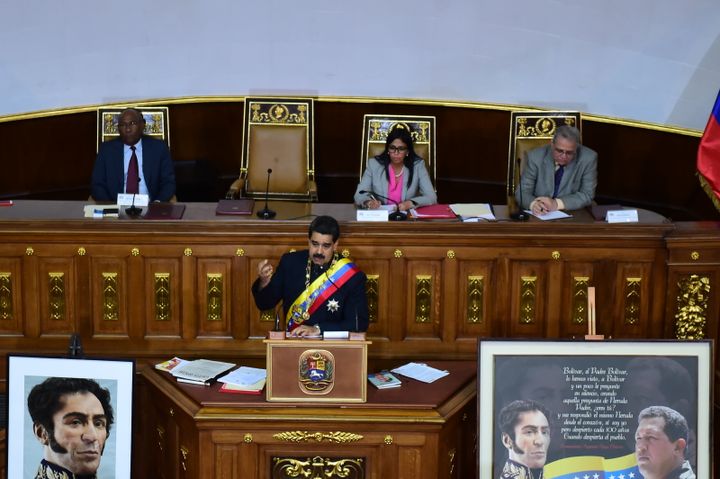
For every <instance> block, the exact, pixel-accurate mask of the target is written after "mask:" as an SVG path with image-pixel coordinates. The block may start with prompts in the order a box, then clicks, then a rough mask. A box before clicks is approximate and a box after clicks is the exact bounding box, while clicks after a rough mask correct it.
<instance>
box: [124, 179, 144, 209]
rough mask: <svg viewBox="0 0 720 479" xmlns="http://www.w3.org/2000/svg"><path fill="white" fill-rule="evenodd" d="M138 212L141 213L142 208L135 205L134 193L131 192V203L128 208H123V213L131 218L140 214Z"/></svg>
mask: <svg viewBox="0 0 720 479" xmlns="http://www.w3.org/2000/svg"><path fill="white" fill-rule="evenodd" d="M138 183H140V178H138ZM140 213H142V208H138V207H137V206H135V193H133V199H132V204H131V205H130V207H129V208H125V214H126V215H128V216H130V217H131V218H136V217H138V216H140Z"/></svg>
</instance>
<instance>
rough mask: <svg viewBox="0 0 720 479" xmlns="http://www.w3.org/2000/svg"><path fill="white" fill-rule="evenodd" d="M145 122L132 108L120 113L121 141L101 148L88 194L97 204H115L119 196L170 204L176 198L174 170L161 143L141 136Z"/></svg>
mask: <svg viewBox="0 0 720 479" xmlns="http://www.w3.org/2000/svg"><path fill="white" fill-rule="evenodd" d="M144 129H145V119H144V118H143V116H142V114H141V113H140V112H139V111H138V110H136V109H135V108H127V109H125V110H123V111H122V112H121V113H120V117H119V119H118V132H119V133H120V138H117V139H115V140H110V141H106V142H104V143H103V144H102V145H100V150H99V151H98V155H97V159H96V160H95V167H94V168H93V172H92V180H91V185H90V191H91V195H92V197H93V199H95V200H96V201H116V200H117V195H118V193H139V194H146V195H149V199H150V201H169V200H170V199H171V198H172V197H173V196H174V195H175V171H174V165H173V161H172V158H171V157H170V150H169V149H168V147H167V145H166V144H165V142H164V141H162V140H157V139H155V138H151V137H149V136H145V135H143V130H144Z"/></svg>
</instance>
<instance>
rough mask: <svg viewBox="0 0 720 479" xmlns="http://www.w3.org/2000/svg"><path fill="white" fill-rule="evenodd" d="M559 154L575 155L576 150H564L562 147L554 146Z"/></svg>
mask: <svg viewBox="0 0 720 479" xmlns="http://www.w3.org/2000/svg"><path fill="white" fill-rule="evenodd" d="M553 149H554V150H555V153H557V155H558V156H563V155H564V156H575V150H563V149H561V148H555V147H554V148H553Z"/></svg>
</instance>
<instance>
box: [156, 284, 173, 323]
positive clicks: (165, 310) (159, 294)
mask: <svg viewBox="0 0 720 479" xmlns="http://www.w3.org/2000/svg"><path fill="white" fill-rule="evenodd" d="M154 290H155V321H170V315H171V314H172V311H171V304H172V303H171V298H172V296H171V294H170V273H155V285H154Z"/></svg>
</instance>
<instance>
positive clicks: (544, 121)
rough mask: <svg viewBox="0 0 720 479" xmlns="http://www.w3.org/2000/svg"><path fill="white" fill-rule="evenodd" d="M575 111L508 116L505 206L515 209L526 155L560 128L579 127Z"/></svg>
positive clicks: (533, 112)
mask: <svg viewBox="0 0 720 479" xmlns="http://www.w3.org/2000/svg"><path fill="white" fill-rule="evenodd" d="M580 120H581V118H580V112H577V111H531V112H530V111H514V112H512V113H511V116H510V153H509V155H508V169H507V183H506V185H507V195H508V203H509V204H511V205H512V206H513V207H514V206H515V188H516V186H517V185H518V183H519V182H520V175H521V174H522V171H523V169H524V168H525V164H526V162H527V153H528V152H529V151H530V150H532V149H533V148H537V147H539V146H543V145H546V144H547V143H548V142H549V141H550V140H552V137H553V135H554V134H555V130H556V129H557V128H558V127H559V126H562V125H569V126H574V127H576V128H578V129H580V128H581V121H580Z"/></svg>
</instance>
